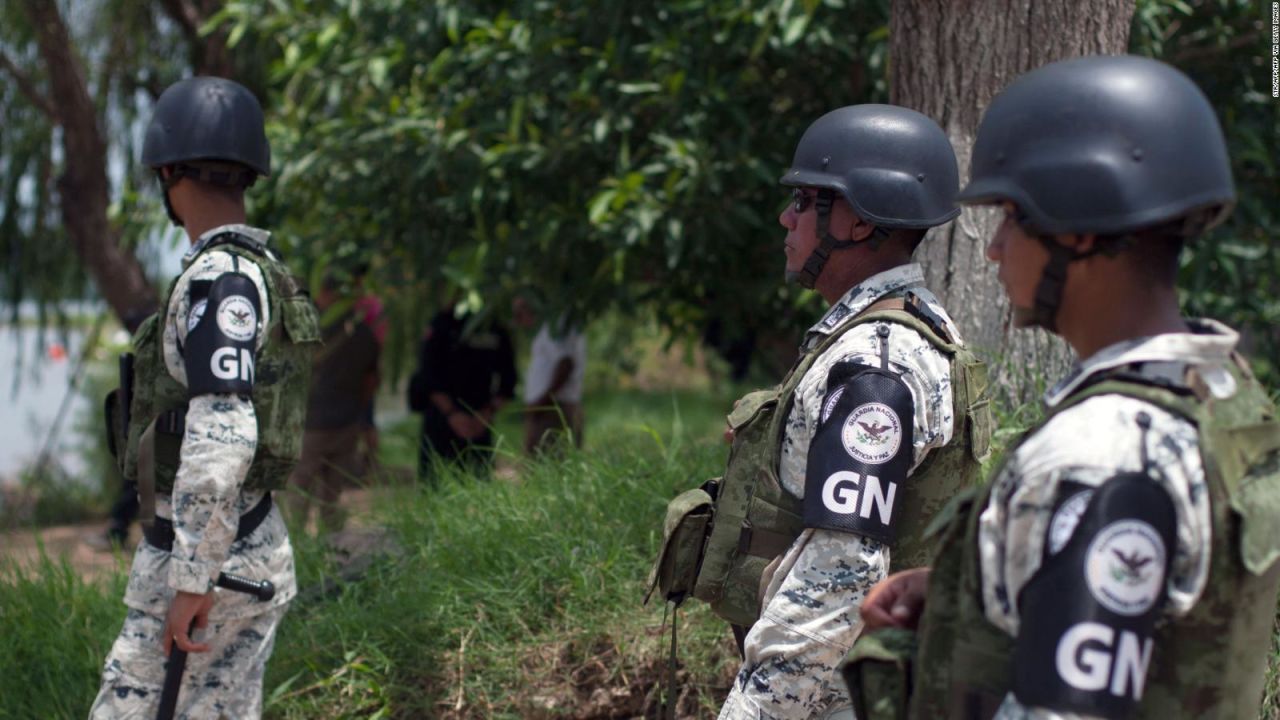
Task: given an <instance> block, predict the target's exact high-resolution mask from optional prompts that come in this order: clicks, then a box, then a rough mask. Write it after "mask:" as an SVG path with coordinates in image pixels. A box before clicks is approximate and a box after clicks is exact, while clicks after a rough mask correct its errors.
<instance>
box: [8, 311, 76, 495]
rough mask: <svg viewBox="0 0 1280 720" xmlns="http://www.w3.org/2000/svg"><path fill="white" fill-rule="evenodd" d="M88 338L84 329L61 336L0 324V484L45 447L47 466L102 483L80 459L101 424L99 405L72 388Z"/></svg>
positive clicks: (29, 326)
mask: <svg viewBox="0 0 1280 720" xmlns="http://www.w3.org/2000/svg"><path fill="white" fill-rule="evenodd" d="M86 309H87V310H89V311H94V310H96V309H97V308H94V307H89V308H86ZM87 335H88V332H87V330H84V329H75V330H71V331H69V332H67V333H66V334H65V335H64V334H63V333H61V332H59V331H57V330H54V329H45V330H43V331H41V330H40V329H38V328H37V327H35V326H34V325H33V324H30V323H29V322H27V321H25V320H24V321H21V322H20V323H19V324H18V325H17V326H14V325H0V368H2V369H0V483H6V482H14V481H16V479H17V477H18V475H19V473H21V472H22V470H23V469H25V468H29V467H32V466H33V465H34V464H35V463H36V462H37V460H38V458H39V456H40V454H41V451H42V450H43V449H44V448H45V447H46V446H47V447H48V448H49V463H50V465H53V466H56V467H59V468H61V469H62V471H63V472H65V473H66V474H67V475H69V476H71V477H74V478H76V479H79V480H81V481H83V482H89V483H93V482H99V481H100V478H98V477H96V476H95V475H93V474H92V473H89V472H88V468H87V467H86V463H85V460H84V458H83V457H82V455H83V448H84V447H85V446H86V445H87V444H88V443H89V442H90V439H89V438H88V437H86V435H85V434H86V433H87V432H88V429H89V428H92V427H98V426H100V425H101V421H100V420H99V419H98V417H97V416H98V415H100V414H101V409H100V408H101V402H100V400H99V401H95V402H90V398H87V397H85V393H84V390H83V386H81V388H80V389H77V390H72V389H71V382H72V377H73V375H74V374H75V371H76V368H77V365H78V364H79V361H80V356H81V354H82V353H83V351H84V343H85V341H86V336H87ZM99 362H101V361H99ZM64 402H65V403H66V405H67V407H66V409H65V411H64V413H63V418H62V421H61V423H59V424H58V426H57V428H56V429H55V427H54V424H55V420H56V418H57V417H58V413H59V410H60V409H61V408H62V406H63V403H64Z"/></svg>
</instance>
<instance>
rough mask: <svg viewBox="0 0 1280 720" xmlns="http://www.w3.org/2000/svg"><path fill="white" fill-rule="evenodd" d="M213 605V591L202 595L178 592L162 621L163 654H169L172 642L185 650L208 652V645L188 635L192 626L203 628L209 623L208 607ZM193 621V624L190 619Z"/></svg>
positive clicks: (166, 655)
mask: <svg viewBox="0 0 1280 720" xmlns="http://www.w3.org/2000/svg"><path fill="white" fill-rule="evenodd" d="M212 607H213V591H212V590H210V591H209V592H207V593H205V594H204V595H197V594H195V593H188V592H179V593H178V594H177V595H175V596H174V597H173V602H172V603H170V604H169V614H168V616H167V617H165V621H164V655H165V657H168V656H169V651H170V650H171V649H172V648H173V644H174V643H177V644H178V648H179V649H181V650H185V651H187V652H197V653H200V652H208V651H209V645H208V644H206V643H198V642H195V641H193V640H192V639H191V636H190V635H189V633H190V631H191V628H192V627H197V628H203V627H206V626H208V624H209V609H210V608H212ZM193 620H194V621H195V622H194V624H193V623H192V621H193Z"/></svg>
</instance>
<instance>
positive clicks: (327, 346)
mask: <svg viewBox="0 0 1280 720" xmlns="http://www.w3.org/2000/svg"><path fill="white" fill-rule="evenodd" d="M342 289H343V288H342V281H341V279H340V278H339V277H338V276H336V275H330V276H328V277H326V279H325V281H324V285H323V286H322V287H321V289H320V292H319V293H318V294H317V295H316V307H317V308H318V309H319V310H320V318H321V324H322V326H323V327H322V330H321V336H322V338H323V340H324V346H323V347H322V348H321V349H320V350H319V351H318V352H317V353H316V355H315V359H314V361H313V365H312V368H311V392H310V394H309V396H308V399H307V422H306V432H305V433H304V434H303V437H302V459H301V460H300V461H299V462H298V465H297V467H296V468H295V469H294V471H293V477H292V482H291V483H290V485H291V488H290V492H289V499H288V507H289V511H290V512H289V516H290V520H291V521H292V522H294V523H296V524H297V526H298V527H299V528H305V527H306V526H307V522H308V521H309V515H310V510H311V507H312V505H315V506H317V507H318V515H319V517H318V528H319V530H320V531H321V532H332V531H336V530H340V529H341V528H342V523H343V519H344V517H343V512H342V509H341V508H340V507H339V506H338V499H339V497H341V495H342V488H343V485H344V484H351V483H353V482H355V481H356V480H358V479H359V478H361V477H362V476H363V475H364V473H365V470H366V466H367V460H366V456H365V453H364V452H362V449H361V447H360V444H361V439H362V438H367V436H368V434H369V430H370V428H371V427H372V407H373V396H374V394H375V393H376V392H377V389H378V379H379V378H378V361H379V356H380V354H381V346H380V344H379V343H378V339H377V334H376V332H375V329H374V326H371V324H370V322H369V315H368V313H367V310H366V309H365V308H364V307H362V306H361V305H360V304H359V302H358V301H357V302H353V301H351V300H347V299H344V298H343V297H342V294H341V290H342ZM373 436H374V440H373V443H374V444H375V447H376V442H377V440H376V437H377V434H376V429H375V430H374V431H373ZM372 452H373V450H372V449H370V450H369V454H370V455H372Z"/></svg>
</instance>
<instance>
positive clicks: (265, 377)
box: [120, 242, 320, 514]
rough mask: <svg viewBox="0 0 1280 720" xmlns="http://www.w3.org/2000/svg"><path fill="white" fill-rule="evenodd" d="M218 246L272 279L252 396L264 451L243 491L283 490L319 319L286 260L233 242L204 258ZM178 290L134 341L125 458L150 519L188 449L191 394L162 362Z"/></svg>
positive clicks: (298, 442)
mask: <svg viewBox="0 0 1280 720" xmlns="http://www.w3.org/2000/svg"><path fill="white" fill-rule="evenodd" d="M214 249H216V250H217V251H219V252H225V253H229V254H231V255H233V256H235V257H237V258H239V261H240V262H250V263H253V264H254V265H256V266H257V267H258V268H259V269H261V270H262V276H263V279H264V281H265V282H266V286H267V302H268V308H269V314H270V324H269V325H268V326H267V327H266V328H265V329H264V332H265V333H266V335H267V340H266V343H264V344H263V346H262V349H261V350H259V351H258V354H257V358H256V362H255V372H254V385H253V393H252V400H253V411H254V414H255V416H256V417H257V421H258V447H257V451H256V452H255V453H254V456H253V464H252V465H251V466H250V467H249V474H248V475H247V476H246V477H245V481H244V485H243V486H242V487H243V489H245V490H276V489H279V488H282V487H284V485H285V482H286V481H287V480H288V478H289V473H290V472H291V471H292V470H293V466H294V465H296V464H297V462H298V457H299V455H300V454H301V450H302V431H303V421H304V420H305V419H306V412H307V391H308V384H309V382H310V378H311V355H312V353H313V351H314V350H315V348H316V347H317V344H318V343H319V341H320V331H319V321H318V318H317V316H316V310H315V306H314V305H313V304H312V303H311V299H310V298H309V297H308V296H307V295H306V293H304V292H301V291H300V289H299V288H298V285H297V283H296V282H295V281H294V279H293V277H292V276H291V275H290V274H289V269H288V267H287V266H286V265H285V264H284V263H283V262H281V261H279V260H276V259H274V258H272V257H269V256H265V255H259V254H257V253H255V252H253V251H252V250H249V249H246V248H244V247H241V246H239V245H234V244H230V243H222V244H218V243H216V242H215V243H211V244H210V245H209V246H208V247H206V248H205V249H204V250H203V251H202V253H201V254H203V253H205V252H210V251H212V250H214ZM176 286H177V281H176V280H175V281H174V283H173V284H171V285H170V286H169V291H168V293H166V299H165V303H164V304H163V305H162V306H161V310H160V312H158V313H156V314H154V315H152V316H151V317H149V318H147V319H146V320H144V321H143V323H142V325H140V326H139V327H138V330H137V332H135V333H134V337H133V351H134V365H133V383H132V384H133V397H132V401H131V402H130V404H129V426H128V430H127V435H126V437H127V440H126V441H125V445H124V447H125V451H124V452H123V453H121V455H120V458H121V471H122V472H123V474H124V476H125V478H127V479H129V480H133V481H136V482H138V484H139V494H140V495H142V496H143V498H144V503H143V504H144V514H145V513H146V512H148V511H150V512H154V508H153V507H152V508H147V507H146V505H147V502H146V499H147V493H148V492H152V493H159V494H169V493H171V492H172V490H173V481H174V477H175V476H176V475H177V473H178V462H179V452H180V450H181V448H182V432H183V428H184V420H183V418H184V417H185V414H186V409H187V401H188V397H189V396H188V392H187V388H186V387H184V386H183V385H181V384H180V383H179V382H178V381H177V380H174V379H173V376H171V375H170V374H169V370H168V369H167V368H166V367H165V363H164V313H165V312H166V310H167V308H168V307H169V303H170V302H171V301H172V299H173V291H174V288H175V287H176ZM140 461H141V462H140ZM144 475H145V476H146V477H143V476H144Z"/></svg>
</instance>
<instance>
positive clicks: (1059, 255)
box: [1014, 223, 1127, 333]
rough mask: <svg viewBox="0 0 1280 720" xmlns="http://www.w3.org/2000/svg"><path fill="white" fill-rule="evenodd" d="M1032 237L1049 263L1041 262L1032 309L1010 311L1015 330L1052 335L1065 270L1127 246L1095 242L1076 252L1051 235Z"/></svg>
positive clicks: (1065, 278)
mask: <svg viewBox="0 0 1280 720" xmlns="http://www.w3.org/2000/svg"><path fill="white" fill-rule="evenodd" d="M1020 224H1021V223H1020ZM1024 227H1026V226H1025V225H1024ZM1034 237H1035V238H1036V239H1037V240H1039V241H1040V244H1041V245H1044V248H1045V250H1048V251H1049V262H1047V263H1045V266H1044V270H1042V271H1041V272H1040V280H1039V282H1038V283H1036V299H1035V306H1034V307H1032V308H1029V309H1028V308H1014V323H1015V325H1017V326H1018V327H1042V328H1044V329H1045V330H1048V331H1049V332H1052V333H1056V332H1058V309H1059V308H1060V307H1061V306H1062V294H1063V291H1065V290H1066V287H1067V268H1068V267H1069V266H1070V265H1071V263H1073V262H1075V261H1077V260H1084V259H1085V258H1087V257H1092V256H1093V255H1097V254H1098V253H1105V254H1107V255H1115V254H1116V253H1118V252H1120V250H1122V249H1123V248H1124V247H1125V246H1126V245H1127V239H1121V240H1120V241H1119V242H1114V241H1113V242H1104V241H1102V240H1101V239H1098V240H1095V241H1094V244H1093V248H1092V249H1090V250H1086V251H1085V252H1076V251H1075V250H1072V249H1071V248H1069V247H1067V246H1066V245H1063V244H1062V243H1060V242H1058V241H1057V240H1054V239H1053V236H1052V235H1045V234H1043V233H1034Z"/></svg>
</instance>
